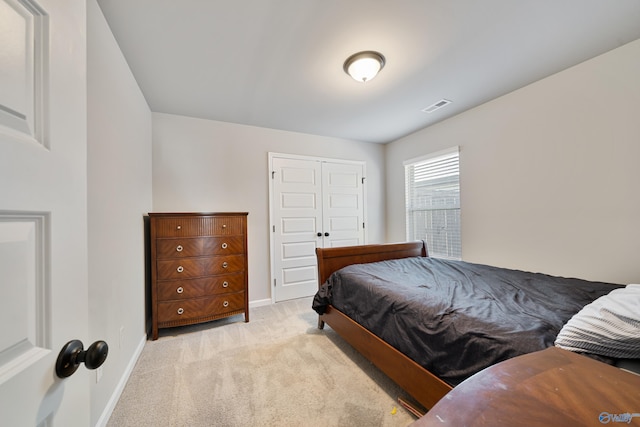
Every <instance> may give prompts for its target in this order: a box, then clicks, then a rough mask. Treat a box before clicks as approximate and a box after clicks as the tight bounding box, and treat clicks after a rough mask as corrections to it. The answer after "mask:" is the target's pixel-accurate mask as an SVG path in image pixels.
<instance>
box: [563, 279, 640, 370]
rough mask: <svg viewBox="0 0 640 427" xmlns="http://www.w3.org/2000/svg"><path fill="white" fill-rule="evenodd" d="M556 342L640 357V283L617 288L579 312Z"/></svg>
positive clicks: (570, 347)
mask: <svg viewBox="0 0 640 427" xmlns="http://www.w3.org/2000/svg"><path fill="white" fill-rule="evenodd" d="M555 345H556V346H557V347H560V348H563V349H565V350H571V351H576V352H583V353H584V352H586V353H592V354H598V355H601V356H607V357H614V358H620V359H637V358H640V285H638V284H632V285H627V286H626V287H624V288H618V289H614V290H613V291H611V292H609V293H608V294H607V295H603V296H601V297H600V298H598V299H596V300H595V301H593V302H592V303H590V304H587V305H586V306H584V307H583V308H582V310H580V311H579V312H578V313H576V314H575V315H574V316H573V317H572V318H571V319H569V321H568V322H567V323H566V324H565V325H564V326H563V327H562V329H561V330H560V333H559V334H558V336H557V337H556V341H555Z"/></svg>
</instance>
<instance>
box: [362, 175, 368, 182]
mask: <svg viewBox="0 0 640 427" xmlns="http://www.w3.org/2000/svg"><path fill="white" fill-rule="evenodd" d="M365 179H367V178H365V177H364V176H363V177H362V183H363V184H364V180H365Z"/></svg>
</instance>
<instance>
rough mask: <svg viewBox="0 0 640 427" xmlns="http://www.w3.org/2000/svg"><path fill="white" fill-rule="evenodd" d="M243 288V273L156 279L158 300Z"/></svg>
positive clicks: (195, 296) (184, 297)
mask: <svg viewBox="0 0 640 427" xmlns="http://www.w3.org/2000/svg"><path fill="white" fill-rule="evenodd" d="M243 290H244V273H242V272H241V273H234V274H225V275H222V276H212V277H206V278H202V279H184V280H162V281H158V289H157V292H158V301H170V300H178V299H188V298H199V297H203V296H210V295H216V294H224V293H231V292H239V291H243Z"/></svg>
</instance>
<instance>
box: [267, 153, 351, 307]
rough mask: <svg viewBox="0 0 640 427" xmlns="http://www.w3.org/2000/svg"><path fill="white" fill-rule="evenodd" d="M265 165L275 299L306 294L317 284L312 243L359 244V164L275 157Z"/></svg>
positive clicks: (314, 289) (313, 290) (311, 293)
mask: <svg viewBox="0 0 640 427" xmlns="http://www.w3.org/2000/svg"><path fill="white" fill-rule="evenodd" d="M270 167H271V171H272V178H273V179H272V186H271V216H272V218H271V224H272V228H273V229H272V233H271V234H272V268H273V272H272V278H273V280H274V282H275V283H274V284H275V286H274V299H275V301H284V300H287V299H293V298H300V297H305V296H310V295H313V294H314V293H315V292H316V290H317V288H318V276H317V274H318V273H317V266H316V254H315V249H316V247H329V246H349V245H358V244H362V243H364V229H363V226H362V224H363V222H364V208H363V200H362V199H363V197H364V194H363V184H362V176H363V169H364V167H363V165H362V164H360V163H340V162H335V163H334V162H329V161H321V160H320V159H300V158H286V157H278V156H274V157H272V158H271V165H270ZM318 234H320V235H318Z"/></svg>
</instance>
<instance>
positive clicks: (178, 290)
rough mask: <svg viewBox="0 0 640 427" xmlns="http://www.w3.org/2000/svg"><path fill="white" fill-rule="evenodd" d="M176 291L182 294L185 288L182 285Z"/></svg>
mask: <svg viewBox="0 0 640 427" xmlns="http://www.w3.org/2000/svg"><path fill="white" fill-rule="evenodd" d="M176 292H177V293H179V294H181V293H183V292H184V289H183V288H182V286H180V287H179V288H178V289H176Z"/></svg>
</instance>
